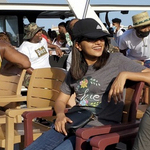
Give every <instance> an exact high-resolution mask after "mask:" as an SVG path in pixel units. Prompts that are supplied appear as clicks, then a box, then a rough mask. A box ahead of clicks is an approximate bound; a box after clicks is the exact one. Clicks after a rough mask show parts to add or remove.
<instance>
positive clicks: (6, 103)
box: [0, 69, 26, 123]
mask: <svg viewBox="0 0 150 150" xmlns="http://www.w3.org/2000/svg"><path fill="white" fill-rule="evenodd" d="M25 72H26V70H20V69H19V70H18V71H14V72H13V71H6V70H3V71H2V72H1V73H0V85H1V86H0V107H1V111H0V123H5V122H6V119H5V117H4V116H3V115H5V112H4V111H5V110H6V109H8V108H15V107H17V106H19V105H20V103H18V102H22V101H26V96H22V95H21V88H22V82H23V80H24V76H25Z"/></svg>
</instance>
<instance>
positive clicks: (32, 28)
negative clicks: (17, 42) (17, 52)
mask: <svg viewBox="0 0 150 150" xmlns="http://www.w3.org/2000/svg"><path fill="white" fill-rule="evenodd" d="M43 28H44V27H38V26H37V24H36V23H34V22H32V23H30V24H29V25H27V26H25V27H24V33H25V36H24V38H23V39H26V40H27V39H31V38H33V36H34V35H35V34H36V33H37V32H38V31H40V30H42V29H43Z"/></svg>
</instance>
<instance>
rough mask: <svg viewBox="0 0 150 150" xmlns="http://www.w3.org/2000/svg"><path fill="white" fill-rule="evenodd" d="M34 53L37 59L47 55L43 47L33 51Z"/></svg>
mask: <svg viewBox="0 0 150 150" xmlns="http://www.w3.org/2000/svg"><path fill="white" fill-rule="evenodd" d="M35 52H36V53H37V55H38V57H41V56H43V55H45V54H46V53H47V51H46V49H45V47H44V46H42V47H41V48H38V49H37V50H35Z"/></svg>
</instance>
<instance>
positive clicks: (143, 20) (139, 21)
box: [132, 11, 150, 28]
mask: <svg viewBox="0 0 150 150" xmlns="http://www.w3.org/2000/svg"><path fill="white" fill-rule="evenodd" d="M132 21H133V27H134V28H136V27H140V26H145V25H148V24H150V17H149V15H148V12H147V11H144V12H142V13H140V14H137V15H134V16H132Z"/></svg>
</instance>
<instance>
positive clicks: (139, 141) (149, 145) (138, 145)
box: [132, 107, 150, 150]
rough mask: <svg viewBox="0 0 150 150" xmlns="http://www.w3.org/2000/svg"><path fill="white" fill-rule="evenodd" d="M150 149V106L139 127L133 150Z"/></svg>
mask: <svg viewBox="0 0 150 150" xmlns="http://www.w3.org/2000/svg"><path fill="white" fill-rule="evenodd" d="M148 149H150V107H148V108H147V110H146V112H145V114H144V116H143V118H142V120H141V123H140V127H139V131H138V134H137V136H136V139H135V142H134V145H133V148H132V150H148Z"/></svg>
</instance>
